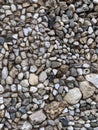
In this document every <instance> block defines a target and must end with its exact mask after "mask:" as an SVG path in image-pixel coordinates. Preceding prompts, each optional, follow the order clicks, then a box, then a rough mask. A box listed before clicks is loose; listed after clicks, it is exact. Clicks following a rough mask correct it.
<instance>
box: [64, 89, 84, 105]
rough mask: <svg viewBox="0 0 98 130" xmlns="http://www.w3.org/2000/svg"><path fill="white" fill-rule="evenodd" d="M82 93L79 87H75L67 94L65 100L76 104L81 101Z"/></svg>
mask: <svg viewBox="0 0 98 130" xmlns="http://www.w3.org/2000/svg"><path fill="white" fill-rule="evenodd" d="M81 97H82V94H81V92H80V89H79V88H73V89H71V90H69V92H68V93H67V94H66V95H65V97H64V100H65V101H67V102H68V103H69V104H76V103H78V102H79V101H80V99H81Z"/></svg>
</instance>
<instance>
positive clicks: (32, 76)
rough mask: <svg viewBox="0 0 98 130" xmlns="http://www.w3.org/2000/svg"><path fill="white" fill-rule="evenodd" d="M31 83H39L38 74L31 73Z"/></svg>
mask: <svg viewBox="0 0 98 130" xmlns="http://www.w3.org/2000/svg"><path fill="white" fill-rule="evenodd" d="M29 83H30V85H37V84H38V76H37V75H35V74H30V77H29Z"/></svg>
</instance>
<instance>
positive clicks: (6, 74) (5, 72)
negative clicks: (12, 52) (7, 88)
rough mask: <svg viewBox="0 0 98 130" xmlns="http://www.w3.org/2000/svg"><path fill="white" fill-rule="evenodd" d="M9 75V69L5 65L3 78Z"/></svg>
mask: <svg viewBox="0 0 98 130" xmlns="http://www.w3.org/2000/svg"><path fill="white" fill-rule="evenodd" d="M7 76H8V69H7V67H4V68H3V69H2V78H3V79H6V78H7Z"/></svg>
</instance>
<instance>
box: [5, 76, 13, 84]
mask: <svg viewBox="0 0 98 130" xmlns="http://www.w3.org/2000/svg"><path fill="white" fill-rule="evenodd" d="M6 83H7V84H13V78H12V77H10V76H8V77H7V78H6Z"/></svg>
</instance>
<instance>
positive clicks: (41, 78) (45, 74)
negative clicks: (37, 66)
mask: <svg viewBox="0 0 98 130" xmlns="http://www.w3.org/2000/svg"><path fill="white" fill-rule="evenodd" d="M46 79H47V73H46V72H45V71H43V72H41V73H40V75H39V81H40V82H44V81H45V80H46Z"/></svg>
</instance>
